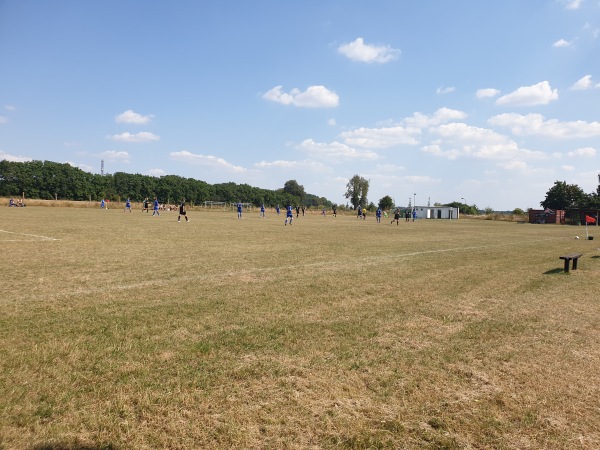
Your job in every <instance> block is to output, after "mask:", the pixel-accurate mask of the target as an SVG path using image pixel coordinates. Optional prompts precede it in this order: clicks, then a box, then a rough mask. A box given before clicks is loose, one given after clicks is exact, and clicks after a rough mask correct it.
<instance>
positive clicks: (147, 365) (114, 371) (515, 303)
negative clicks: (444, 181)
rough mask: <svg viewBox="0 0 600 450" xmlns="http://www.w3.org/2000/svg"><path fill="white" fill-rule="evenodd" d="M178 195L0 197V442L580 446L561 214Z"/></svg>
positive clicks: (597, 327) (586, 271) (579, 357)
mask: <svg viewBox="0 0 600 450" xmlns="http://www.w3.org/2000/svg"><path fill="white" fill-rule="evenodd" d="M189 216H190V219H191V222H190V223H177V221H176V213H162V215H161V216H160V217H151V214H146V213H142V212H140V211H139V210H138V211H134V212H133V213H131V214H130V213H123V212H122V210H109V211H101V210H99V209H77V208H44V207H28V208H6V207H3V208H2V209H1V210H0V230H1V231H0V245H1V247H2V275H1V276H2V291H1V292H2V294H1V299H0V308H1V311H2V314H1V315H0V399H1V400H0V448H2V449H13V448H16V449H29V448H35V449H52V450H58V449H73V450H74V449H89V450H93V449H157V448H173V449H175V448H177V449H193V448H199V449H200V448H206V449H230V448H233V449H254V448H256V449H259V448H260V449H262V448H265V449H266V448H272V449H280V448H287V449H392V448H394V449H396V448H415V449H420V448H425V449H459V448H465V449H513V448H514V449H539V448H548V449H595V448H600V370H599V366H600V306H599V304H600V296H599V287H600V283H599V281H600V250H598V246H600V243H599V242H598V241H587V240H584V239H580V240H575V239H574V237H575V235H576V234H579V235H580V236H582V235H583V236H585V230H584V229H583V228H582V227H573V226H557V225H529V224H515V223H509V222H495V221H484V220H468V219H466V220H462V219H461V220H458V221H444V220H430V221H425V220H421V221H417V222H416V223H404V222H400V225H395V224H394V225H390V222H389V220H385V219H384V220H383V222H382V223H381V224H376V223H375V218H374V217H373V216H371V217H368V218H367V220H366V221H358V220H357V219H355V218H354V216H340V217H337V218H332V217H331V216H328V217H325V218H324V217H322V216H320V215H317V214H315V215H307V216H306V217H300V218H298V219H295V220H294V223H293V225H292V226H289V225H288V226H284V224H283V221H284V217H283V216H280V217H277V216H276V215H274V214H273V213H270V214H268V216H267V218H266V219H259V218H258V212H255V213H252V214H249V213H246V214H245V216H244V218H243V219H242V220H237V218H236V215H235V213H233V212H195V211H192V212H190V213H189ZM592 229H593V230H597V228H592ZM592 229H591V230H592ZM591 234H593V232H591ZM598 238H600V236H598ZM572 251H580V252H582V253H583V254H584V256H583V258H581V259H580V261H579V269H578V270H577V271H573V272H571V273H570V274H565V273H563V271H562V265H563V264H562V261H560V260H559V259H558V257H559V256H560V255H562V254H564V253H567V252H572Z"/></svg>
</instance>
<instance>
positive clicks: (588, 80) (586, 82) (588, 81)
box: [569, 75, 600, 91]
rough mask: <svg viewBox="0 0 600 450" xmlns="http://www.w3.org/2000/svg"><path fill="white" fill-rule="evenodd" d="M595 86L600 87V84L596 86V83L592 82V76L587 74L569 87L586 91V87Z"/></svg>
mask: <svg viewBox="0 0 600 450" xmlns="http://www.w3.org/2000/svg"><path fill="white" fill-rule="evenodd" d="M593 87H600V84H597V85H596V86H594V83H593V82H592V76H591V75H586V76H584V77H582V78H580V79H579V80H577V81H576V82H575V83H573V86H571V87H570V88H569V89H571V90H573V91H585V90H586V89H590V88H593Z"/></svg>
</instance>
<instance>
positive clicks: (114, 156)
mask: <svg viewBox="0 0 600 450" xmlns="http://www.w3.org/2000/svg"><path fill="white" fill-rule="evenodd" d="M100 156H101V157H102V158H104V159H106V160H107V161H112V162H115V161H120V162H123V163H126V164H129V153H127V152H116V151H114V150H107V151H105V152H102V153H100Z"/></svg>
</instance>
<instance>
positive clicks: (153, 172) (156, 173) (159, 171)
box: [148, 169, 167, 177]
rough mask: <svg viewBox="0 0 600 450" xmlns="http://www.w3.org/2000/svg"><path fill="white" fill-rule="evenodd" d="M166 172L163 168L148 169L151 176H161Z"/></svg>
mask: <svg viewBox="0 0 600 450" xmlns="http://www.w3.org/2000/svg"><path fill="white" fill-rule="evenodd" d="M166 174H167V172H165V171H164V170H163V169H150V170H149V171H148V175H150V176H151V177H162V176H163V175H166Z"/></svg>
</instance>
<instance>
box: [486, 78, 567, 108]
mask: <svg viewBox="0 0 600 450" xmlns="http://www.w3.org/2000/svg"><path fill="white" fill-rule="evenodd" d="M557 99H558V90H557V89H554V90H552V88H551V87H550V83H548V82H547V81H542V82H540V83H538V84H534V85H533V86H521V87H520V88H519V89H517V90H516V91H514V92H511V93H510V94H506V95H503V96H502V97H500V98H499V99H498V100H496V104H498V105H503V106H536V105H547V104H548V103H550V102H551V101H553V100H557Z"/></svg>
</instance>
